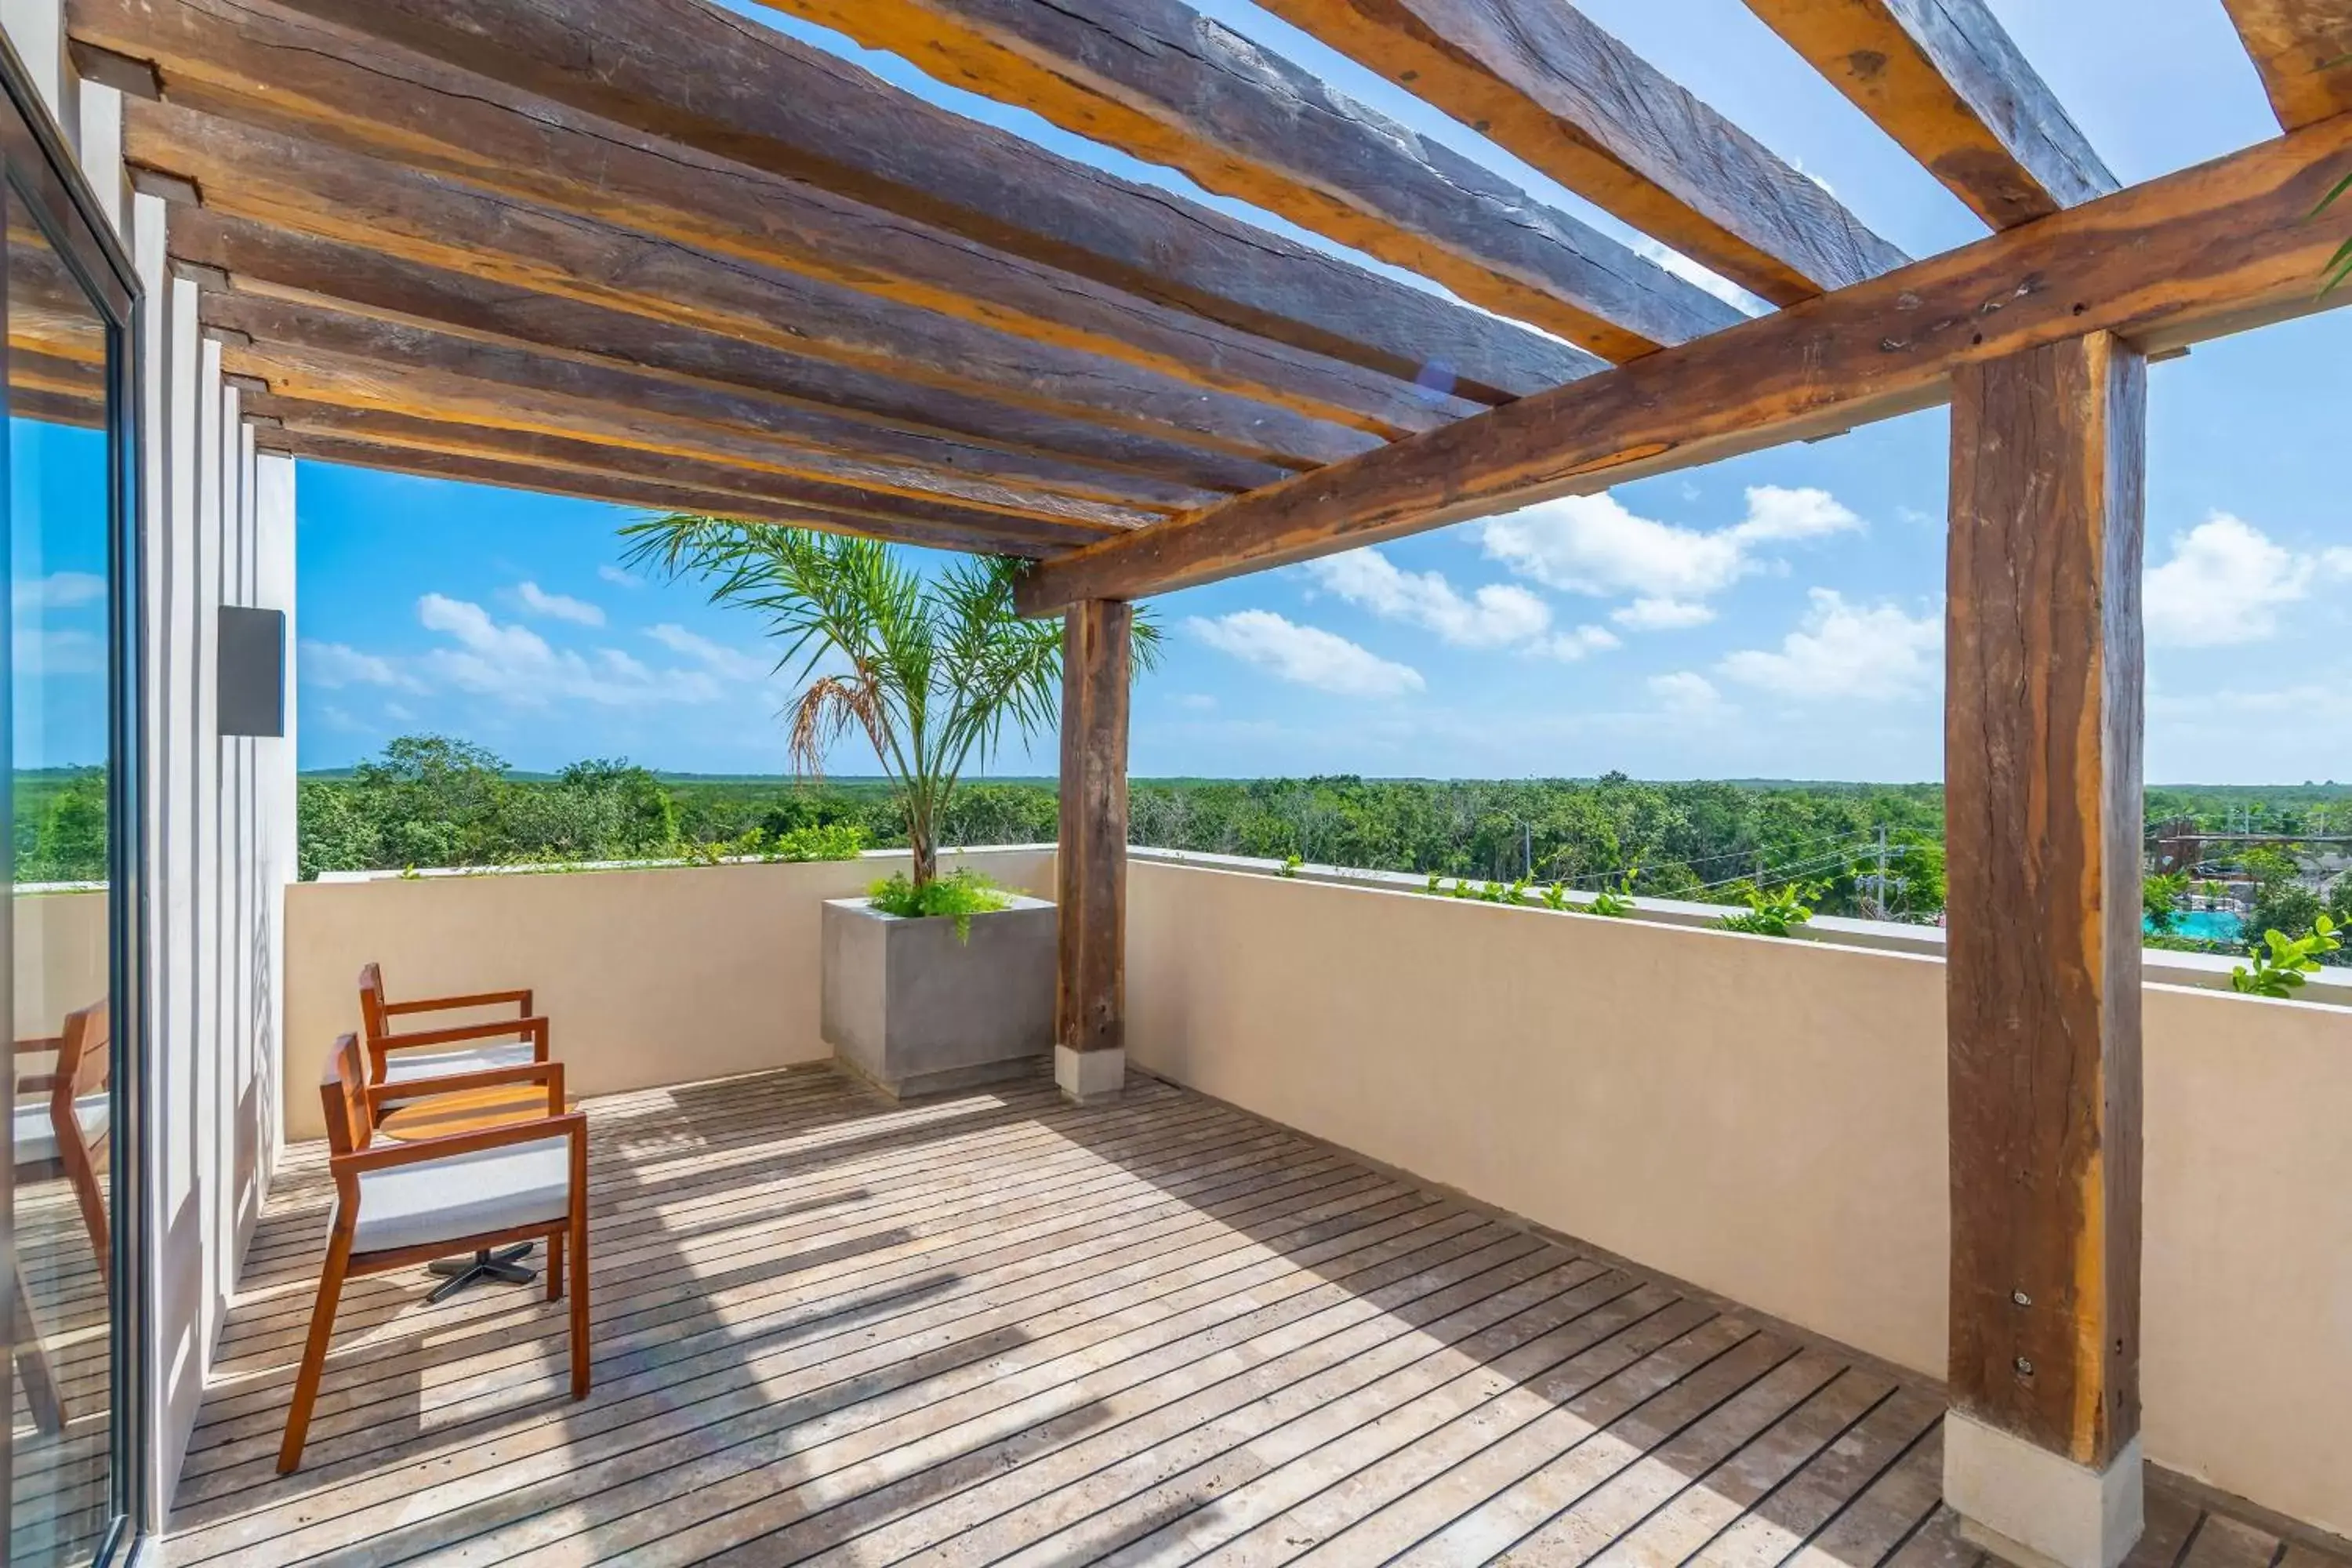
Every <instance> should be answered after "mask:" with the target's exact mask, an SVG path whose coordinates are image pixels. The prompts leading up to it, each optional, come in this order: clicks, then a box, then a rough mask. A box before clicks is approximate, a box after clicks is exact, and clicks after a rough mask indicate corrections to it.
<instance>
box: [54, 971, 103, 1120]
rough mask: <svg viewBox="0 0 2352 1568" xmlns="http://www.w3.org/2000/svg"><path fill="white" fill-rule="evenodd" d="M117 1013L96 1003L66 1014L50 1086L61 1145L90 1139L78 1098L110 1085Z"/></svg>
mask: <svg viewBox="0 0 2352 1568" xmlns="http://www.w3.org/2000/svg"><path fill="white" fill-rule="evenodd" d="M113 1042H114V1023H113V1014H112V1013H111V1011H110V1009H109V1008H108V1006H107V1005H106V1004H105V1003H104V1002H93V1003H91V1004H90V1005H89V1006H87V1007H84V1008H82V1009H81V1010H80V1011H79V1012H76V1013H68V1014H67V1015H66V1027H65V1033H63V1034H62V1035H60V1036H58V1067H57V1071H56V1073H55V1074H53V1075H52V1082H51V1084H50V1086H49V1121H50V1122H51V1123H52V1124H53V1125H54V1126H55V1128H56V1130H57V1135H58V1140H59V1142H60V1146H62V1143H63V1141H64V1140H65V1139H67V1138H69V1137H70V1138H74V1139H77V1140H79V1141H81V1142H90V1141H89V1139H87V1138H84V1137H83V1133H82V1126H81V1121H80V1119H79V1117H77V1116H76V1115H75V1114H74V1101H76V1100H80V1099H82V1098H83V1097H84V1096H86V1095H91V1094H96V1093H97V1092H99V1091H100V1089H104V1088H105V1087H106V1086H107V1083H108V1081H109V1079H110V1077H111V1076H112V1072H113V1063H114V1051H113V1049H112V1047H113ZM100 1137H101V1139H102V1138H103V1137H104V1134H100Z"/></svg>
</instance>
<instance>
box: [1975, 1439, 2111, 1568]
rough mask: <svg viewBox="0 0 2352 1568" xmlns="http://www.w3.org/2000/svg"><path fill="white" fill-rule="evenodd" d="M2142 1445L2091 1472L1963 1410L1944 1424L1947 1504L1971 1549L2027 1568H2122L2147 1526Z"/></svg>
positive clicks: (2020, 1567) (2021, 1567)
mask: <svg viewBox="0 0 2352 1568" xmlns="http://www.w3.org/2000/svg"><path fill="white" fill-rule="evenodd" d="M2143 1469H2144V1466H2143V1465H2142V1463H2141V1460H2140V1447H2139V1439H2138V1438H2137V1437H2134V1438H2133V1439H2132V1440H2131V1442H2130V1443H2129V1444H2128V1445H2127V1446H2126V1447H2125V1449H2124V1451H2123V1452H2122V1453H2121V1454H2118V1455H2117V1456H2116V1459H2115V1462H2114V1463H2112V1464H2110V1465H2108V1466H2107V1467H2106V1468H2105V1469H2103V1470H2093V1469H2086V1468H2084V1467H2083V1466H2081V1465H2078V1464H2075V1463H2074V1461H2073V1460H2071V1459H2068V1458H2065V1457H2064V1456H2063V1455H2060V1454H2053V1453H2052V1452H2050V1450H2048V1449H2047V1448H2042V1447H2037V1446H2036V1445H2034V1444H2032V1443H2029V1442H2027V1441H2026V1440H2025V1439H2024V1438H2022V1437H2019V1436H2012V1435H2011V1434H2010V1433H2007V1432H2004V1431H2002V1430H2000V1428H1999V1427H1997V1426H1988V1425H1986V1424H1985V1423H1984V1422H1982V1421H1979V1420H1977V1419H1976V1418H1975V1417H1973V1416H1970V1415H1963V1414H1961V1413H1960V1412H1959V1411H1957V1410H1955V1411H1953V1412H1952V1413H1951V1414H1950V1415H1947V1416H1946V1417H1945V1418H1944V1500H1945V1501H1946V1502H1948V1503H1949V1504H1950V1505H1951V1506H1952V1510H1953V1511H1954V1512H1956V1513H1958V1515H1959V1516H1960V1534H1961V1535H1962V1536H1963V1537H1965V1538H1966V1539H1967V1540H1968V1541H1969V1542H1970V1543H1971V1544H1972V1545H1975V1546H1978V1547H1980V1548H1982V1549H1983V1550H1985V1551H1987V1552H1991V1553H1992V1554H1993V1555H1994V1556H1996V1557H2000V1558H2002V1559H2004V1560H2006V1561H2008V1562H2010V1563H2016V1564H2018V1565H2019V1568H2116V1564H2118V1563H2121V1562H2122V1561H2123V1560H2124V1554H2125V1553H2126V1552H2129V1551H2130V1550H2131V1548H2132V1544H2133V1543H2134V1542H2137V1541H2138V1539H2139V1535H2140V1530H2141V1528H2142V1525H2143V1521H2144V1499H2143V1480H2142V1470H2143Z"/></svg>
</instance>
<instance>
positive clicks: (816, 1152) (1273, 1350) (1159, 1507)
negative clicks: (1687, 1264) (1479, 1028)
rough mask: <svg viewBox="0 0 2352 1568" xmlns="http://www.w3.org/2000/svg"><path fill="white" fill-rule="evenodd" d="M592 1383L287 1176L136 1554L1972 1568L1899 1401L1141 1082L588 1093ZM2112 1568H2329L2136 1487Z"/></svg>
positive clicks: (314, 1149)
mask: <svg viewBox="0 0 2352 1568" xmlns="http://www.w3.org/2000/svg"><path fill="white" fill-rule="evenodd" d="M589 1111H590V1116H591V1125H592V1133H591V1138H592V1151H593V1169H592V1174H591V1184H592V1190H593V1200H594V1216H593V1246H592V1252H593V1309H594V1321H595V1377H596V1387H595V1392H594V1394H593V1395H592V1397H591V1398H589V1399H588V1400H587V1401H585V1402H583V1403H581V1404H573V1403H572V1402H571V1401H570V1400H568V1399H567V1398H565V1397H564V1353H565V1352H564V1337H563V1319H562V1307H561V1306H559V1305H555V1304H551V1303H548V1302H545V1301H544V1300H542V1299H541V1292H540V1291H538V1290H537V1289H513V1290H500V1289H487V1290H477V1291H475V1292H473V1293H470V1294H468V1295H465V1296H462V1297H460V1298H458V1299H457V1300H453V1301H450V1302H448V1303H446V1304H445V1305H443V1306H440V1307H437V1308H429V1307H426V1306H425V1304H424V1300H423V1297H424V1283H425V1281H424V1277H423V1276H422V1275H421V1274H417V1275H393V1276H386V1277H380V1278H375V1279H363V1280H357V1281H354V1282H353V1283H352V1286H351V1287H350V1288H349V1289H348V1290H347V1293H346V1296H345V1299H344V1304H343V1310H342V1313H341V1318H340V1320H339V1321H338V1324H337V1333H336V1339H335V1352H334V1355H333V1357H332V1359H331V1361H330V1362H329V1363H328V1370H327V1375H326V1380H325V1383H324V1385H323V1388H322V1391H321V1394H320V1400H319V1405H318V1412H317V1415H316V1417H315V1419H314V1421H313V1424H312V1426H311V1430H310V1447H309V1451H308V1454H307V1457H306V1458H305V1461H304V1468H303V1469H302V1470H301V1472H300V1473H299V1474H298V1475H296V1476H294V1477H291V1478H287V1479H280V1478H279V1477H278V1476H277V1475H276V1473H275V1469H274V1460H275V1457H276V1451H277V1444H278V1435H279V1432H280V1430H281V1427H282V1424H283V1422H284V1419H285V1415H286V1403H287V1397H288V1393H289V1388H290V1386H291V1384H292V1381H293V1376H294V1366H295V1362H296V1358H297V1356H298V1355H299V1350H300V1343H301V1336H302V1331H303V1329H304V1327H305V1324H306V1321H307V1317H308V1313H309V1311H310V1293H311V1289H312V1288H313V1286H314V1284H315V1282H316V1279H317V1271H318V1264H319V1258H320V1252H321V1249H322V1247H323V1240H324V1233H325V1229H326V1210H327V1206H328V1202H329V1199H330V1197H331V1187H330V1186H329V1184H327V1182H326V1180H325V1163H324V1157H323V1153H322V1151H321V1150H320V1147H319V1146H316V1145H311V1146H306V1147H304V1148H302V1149H299V1150H298V1151H296V1152H294V1153H292V1154H291V1155H290V1156H289V1159H288V1161H287V1163H286V1167H285V1169H284V1170H283V1171H282V1172H281V1173H280V1175H279V1178H278V1184H277V1188H276V1192H275V1194H274V1196H273V1198H272V1200H271V1203H270V1206H269V1210H268V1215H267V1216H266V1218H265V1220H264V1223H263V1226H262V1228H261V1231H260V1233H259V1235H258V1237H257V1239H256V1241H255V1243H254V1247H253V1250H252V1254H251V1257H250V1258H249V1259H248V1261H247V1268H246V1278H245V1280H244V1282H243V1285H242V1288H241V1289H240V1292H239V1294H238V1296H237V1298H236V1302H235V1304H234V1307H233V1309H232V1311H231V1315H230V1319H229V1322H228V1325H227V1328H226V1331H225V1333H224V1336H223V1342H222V1348H221V1357H222V1359H221V1363H220V1365H219V1368H218V1370H217V1372H216V1373H215V1377H214V1380H213V1383H212V1384H211V1386H210V1387H209V1388H208V1390H207V1392H206V1395H205V1405H204V1408H203V1413H202V1415H201V1418H200V1422H199V1425H198V1427H197V1430H196V1434H195V1436H194V1442H193V1445H192V1447H191V1448H190V1451H189V1454H188V1458H187V1462H186V1466H185V1468H184V1471H183V1474H182V1477H181V1480H180V1487H179V1491H178V1494H177V1498H176V1502H175V1508H174V1512H173V1521H172V1522H173V1531H172V1533H171V1534H170V1535H169V1536H167V1537H166V1539H165V1542H164V1561H165V1562H166V1563H169V1564H171V1565H173V1568H184V1565H188V1564H194V1563H237V1564H242V1565H247V1568H265V1565H275V1564H287V1563H313V1562H316V1563H334V1564H338V1565H346V1564H348V1565H354V1568H359V1565H366V1564H375V1563H408V1562H424V1561H429V1562H436V1563H440V1562H447V1563H510V1562H522V1563H554V1562H562V1563H573V1564H577V1563H604V1562H608V1561H614V1560H621V1559H625V1561H627V1562H628V1563H632V1564H669V1563H701V1562H707V1561H711V1560H714V1559H725V1560H727V1561H730V1562H740V1563H758V1564H768V1563H800V1562H810V1561H818V1562H824V1563H861V1564H871V1563H897V1562H901V1561H908V1560H911V1559H915V1558H918V1557H919V1558H921V1559H922V1560H923V1561H924V1562H926V1563H942V1564H962V1563H971V1564H979V1563H1018V1564H1024V1565H1038V1568H1042V1565H1045V1564H1075V1563H1098V1562H1103V1563H1178V1562H1191V1561H1194V1560H1200V1559H1209V1560H1213V1561H1215V1562H1217V1563H1236V1564H1238V1563H1253V1564H1255V1563H1288V1562H1293V1561H1297V1560H1300V1559H1312V1560H1313V1561H1315V1562H1318V1563H1391V1562H1397V1563H1402V1562H1411V1563H1429V1564H1444V1565H1454V1564H1467V1563H1482V1562H1487V1561H1507V1562H1513V1563H1528V1564H1552V1563H1583V1562H1586V1561H1589V1560H1592V1559H1595V1558H1599V1559H1601V1560H1603V1561H1605V1562H1607V1563H1611V1564H1623V1565H1627V1568H1631V1565H1634V1564H1642V1565H1655V1568H1666V1565H1670V1564H1679V1563H1709V1564H1725V1565H1730V1564H1741V1565H1747V1568H1766V1565H1769V1564H1778V1563H1793V1564H1804V1565H1807V1568H1830V1565H1832V1564H1847V1565H1850V1568H1875V1565H1877V1564H1881V1563H1897V1564H1901V1565H1903V1568H1931V1565H1942V1564H1951V1565H1955V1568H1967V1565H1969V1564H1973V1563H1975V1562H1976V1561H1977V1557H1976V1553H1975V1552H1972V1551H1970V1550H1968V1549H1966V1548H1964V1547H1962V1546H1961V1545H1960V1544H1959V1543H1958V1542H1957V1540H1956V1539H1955V1537H1954V1535H1953V1534H1952V1531H1951V1521H1950V1516H1949V1514H1948V1513H1947V1512H1945V1511H1944V1510H1941V1508H1940V1499H1939V1496H1938V1478H1939V1476H1940V1473H1941V1447H1940V1444H1941V1426H1942V1414H1943V1406H1942V1403H1941V1401H1940V1399H1939V1398H1938V1397H1937V1394H1935V1393H1934V1392H1933V1391H1932V1390H1929V1389H1927V1388H1924V1387H1920V1386H1917V1385H1914V1384H1908V1383H1906V1382H1905V1381H1903V1380H1901V1379H1900V1378H1898V1377H1897V1376H1895V1375H1893V1374H1890V1373H1887V1372H1886V1371H1885V1369H1884V1368H1881V1367H1879V1366H1877V1365H1875V1364H1874V1363H1869V1362H1867V1361H1866V1360H1864V1359H1863V1358H1860V1357H1857V1356H1854V1355H1852V1354H1850V1353H1848V1352H1842V1351H1840V1350H1838V1349H1836V1348H1835V1347H1833V1346H1830V1345H1827V1344H1824V1343H1822V1342H1818V1341H1813V1340H1811V1339H1807V1338H1804V1337H1802V1336H1800V1335H1797V1334H1794V1333H1792V1332H1790V1331H1788V1330H1786V1329H1785V1328H1784V1327H1782V1326H1780V1325H1778V1324H1774V1323H1771V1322H1769V1321H1767V1320H1763V1319H1760V1318H1754V1317H1749V1316H1744V1315H1742V1314H1740V1313H1738V1312H1737V1311H1730V1310H1724V1309H1723V1308H1722V1306H1721V1305H1720V1304H1719V1303H1716V1302H1713V1301H1710V1300H1704V1299H1701V1298H1698V1297H1696V1296H1694V1295H1690V1294H1686V1293H1685V1292H1684V1291H1682V1290H1680V1289H1676V1288H1675V1287H1673V1286H1671V1285H1669V1284H1667V1283H1665V1282H1664V1281H1661V1280H1657V1279H1651V1278H1648V1277H1646V1276H1643V1275H1640V1274H1638V1273H1635V1272H1633V1271H1631V1270H1629V1269H1627V1268H1624V1267H1623V1266H1622V1265H1620V1264H1618V1263H1617V1262H1615V1261H1614V1260H1612V1259H1608V1258H1598V1257H1588V1256H1585V1255H1582V1254H1580V1252H1579V1251H1578V1250H1577V1249H1576V1248H1575V1247H1572V1246H1569V1245H1562V1244H1557V1243H1554V1242H1552V1241H1549V1240H1546V1239H1544V1238H1542V1237H1537V1236H1532V1235H1529V1234H1528V1233H1527V1232H1525V1231H1523V1230H1520V1229H1518V1228H1516V1227H1514V1226H1509V1225H1507V1224H1504V1223H1500V1222H1498V1221H1496V1220H1495V1219H1493V1218H1491V1217H1489V1216H1487V1215H1483V1214H1480V1213H1478V1212H1477V1211H1475V1210H1474V1209H1471V1208H1469V1207H1466V1206H1465V1205H1461V1204H1459V1203H1455V1202H1453V1201H1451V1200H1448V1199H1446V1198H1444V1197H1442V1196H1438V1195H1435V1194H1430V1193H1427V1192H1423V1191H1419V1190H1416V1189H1414V1188H1412V1187H1411V1186H1410V1185H1407V1184H1402V1183H1401V1182H1399V1181H1398V1180H1396V1179H1393V1178H1391V1177H1390V1176H1388V1175H1385V1174H1382V1173H1378V1172H1375V1171H1372V1170H1370V1169H1368V1168H1366V1167H1364V1166H1362V1165H1361V1164H1360V1163H1356V1162H1354V1161H1353V1160H1351V1159H1349V1157H1347V1156H1346V1155H1345V1154H1343V1153H1339V1152H1335V1151H1332V1150H1330V1149H1328V1148H1326V1147H1324V1146H1322V1145H1320V1144H1317V1143H1315V1142H1311V1141H1309V1140H1307V1139H1305V1138H1302V1137H1299V1136H1297V1135H1296V1134H1294V1133H1291V1132H1288V1131H1284V1130H1283V1129H1280V1128H1278V1127H1275V1126H1272V1125H1270V1124H1268V1123H1265V1122H1261V1121H1255V1120H1253V1119H1251V1118H1249V1117H1247V1116H1245V1115H1244V1114H1242V1113H1240V1112H1238V1111H1235V1110H1232V1109H1230V1108H1227V1107H1224V1106H1222V1105H1219V1104H1216V1103H1214V1102H1213V1101H1210V1100H1202V1099H1201V1098H1199V1097H1197V1096H1194V1095H1192V1094H1189V1093H1186V1092H1184V1091H1182V1090H1180V1089H1173V1088H1171V1087H1167V1086H1163V1085H1160V1084H1155V1083H1152V1082H1150V1081H1149V1080H1142V1079H1138V1080H1136V1082H1135V1087H1134V1088H1133V1089H1131V1090H1130V1091H1129V1094H1128V1095H1127V1096H1126V1097H1125V1098H1124V1099H1122V1100H1118V1102H1115V1103H1112V1104H1108V1105H1103V1106H1095V1107H1088V1108H1085V1109H1078V1108H1074V1107H1071V1106H1068V1105H1066V1104H1064V1103H1063V1102H1062V1101H1061V1100H1060V1099H1059V1097H1058V1096H1057V1095H1056V1094H1055V1092H1054V1090H1053V1089H1052V1087H1051V1085H1050V1084H1048V1083H1045V1082H1043V1081H1036V1082H1024V1083H1020V1084H1016V1085H1013V1086H1011V1087H1009V1088H1006V1089H1001V1090H998V1091H993V1092H986V1093H972V1094H968V1095H963V1096H959V1097H955V1098H951V1099H946V1100H934V1101H929V1102H926V1103H921V1104H918V1105H912V1106H907V1107H894V1106H889V1105H887V1104H885V1103H884V1102H882V1101H880V1100H876V1099H872V1098H869V1097H866V1096H865V1095H864V1094H862V1093H860V1092H858V1091H856V1090H853V1089H849V1088H847V1087H846V1086H845V1085H843V1084H842V1083H840V1082H839V1081H838V1080H836V1079H834V1078H833V1077H831V1076H830V1075H829V1074H827V1073H824V1072H818V1071H806V1070H801V1071H793V1072H782V1073H773V1074H767V1075H761V1076H759V1077H755V1078H749V1079H734V1080H730V1081H727V1082H724V1083H716V1084H704V1085H697V1086H692V1087H688V1088H681V1089H657V1090H648V1091H645V1092H642V1093H636V1094H630V1095H623V1096H618V1097H614V1098H612V1099H608V1100H601V1101H596V1102H593V1103H592V1104H591V1105H590V1106H589ZM2150 1513H2151V1520H2150V1530H2149V1533H2148V1537H2147V1540H2146V1541H2145V1542H2143V1544H2142V1547H2141V1549H2140V1551H2139V1552H2137V1553H2135V1558H2134V1564H2135V1568H2236V1565H2238V1564H2248V1565H2251V1568H2265V1565H2268V1568H2333V1564H2332V1563H2331V1560H2327V1559H2323V1558H2322V1557H2321V1556H2320V1555H2319V1554H2318V1553H2316V1552H2311V1551H2309V1550H2308V1549H2306V1548H2303V1547H2299V1546H2298V1547H2283V1546H2282V1545H2281V1543H2280V1542H2278V1541H2277V1540H2276V1539H2275V1538H2273V1537H2271V1536H2267V1535H2263V1534H2262V1533H2261V1532H2259V1531H2253V1530H2251V1529H2249V1528H2248V1527H2246V1526H2244V1525H2242V1524H2239V1523H2237V1522H2235V1521H2231V1520H2227V1519H2222V1518H2221V1517H2219V1516H2212V1517H2208V1516H2205V1515H2204V1514H2202V1513H2201V1512H2200V1510H2198V1509H2197V1508H2196V1507H2195V1506H2194V1505H2191V1504H2189V1503H2187V1502H2184V1501H2182V1500H2179V1499H2176V1498H2173V1497H2171V1496H2169V1495H2168V1494H2165V1493H2161V1492H2159V1493H2155V1494H2152V1497H2151V1503H2150Z"/></svg>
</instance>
